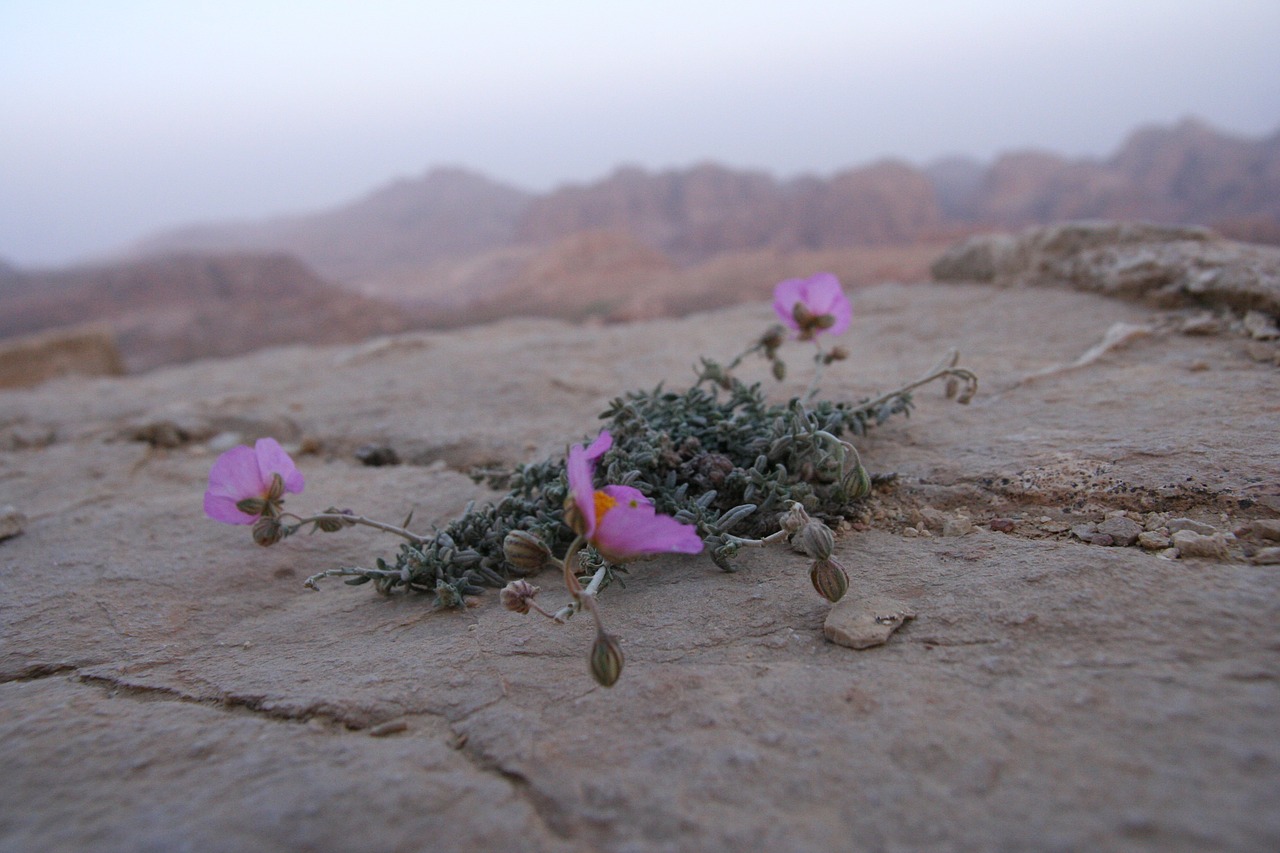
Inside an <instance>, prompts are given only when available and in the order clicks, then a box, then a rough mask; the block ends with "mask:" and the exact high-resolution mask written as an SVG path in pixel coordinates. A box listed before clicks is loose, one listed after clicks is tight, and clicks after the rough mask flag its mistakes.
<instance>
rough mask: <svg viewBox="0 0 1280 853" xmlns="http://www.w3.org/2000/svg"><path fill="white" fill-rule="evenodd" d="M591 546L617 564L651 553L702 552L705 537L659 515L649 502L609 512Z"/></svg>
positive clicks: (690, 525)
mask: <svg viewBox="0 0 1280 853" xmlns="http://www.w3.org/2000/svg"><path fill="white" fill-rule="evenodd" d="M612 488H620V487H617V486H614V487H612ZM591 544H592V545H594V546H596V550H598V551H599V552H600V553H601V554H602V555H604V557H605V559H607V560H609V561H610V562H614V563H624V562H626V561H628V560H634V559H635V558H636V557H643V556H646V555H648V554H667V553H677V554H699V553H701V552H702V538H701V537H700V536H698V530H697V528H696V527H694V526H693V525H692V524H682V523H680V522H679V521H676V520H675V519H674V518H672V517H671V516H669V515H658V514H657V513H655V512H654V509H653V505H652V504H650V503H648V502H647V501H646V502H645V503H644V504H641V505H632V504H630V503H619V504H618V505H617V506H615V507H614V508H613V509H611V510H609V511H608V512H607V513H605V516H604V518H602V519H601V520H600V526H599V527H598V528H597V530H596V532H595V536H594V537H593V538H592V540H591Z"/></svg>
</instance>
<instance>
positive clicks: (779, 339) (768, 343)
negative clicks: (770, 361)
mask: <svg viewBox="0 0 1280 853" xmlns="http://www.w3.org/2000/svg"><path fill="white" fill-rule="evenodd" d="M786 340H787V336H786V330H785V329H783V328H782V327H781V326H778V325H773V326H770V327H769V330H768V331H767V332H765V333H764V335H762V336H761V337H760V346H762V347H764V352H765V355H766V356H768V357H770V358H772V357H773V354H774V353H775V352H776V351H777V349H778V347H780V346H782V344H783V343H784V342H785V341H786Z"/></svg>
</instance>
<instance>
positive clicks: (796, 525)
mask: <svg viewBox="0 0 1280 853" xmlns="http://www.w3.org/2000/svg"><path fill="white" fill-rule="evenodd" d="M808 523H809V513H807V512H805V509H804V506H802V505H801V504H800V503H799V502H798V501H792V502H791V506H789V507H787V511H786V512H784V513H783V514H782V515H780V516H778V526H779V527H781V528H782V529H783V530H785V531H787V532H788V533H796V532H798V531H799V530H800V529H801V528H802V527H804V526H805V525H806V524H808Z"/></svg>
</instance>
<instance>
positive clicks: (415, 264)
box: [0, 120, 1280, 369]
mask: <svg viewBox="0 0 1280 853" xmlns="http://www.w3.org/2000/svg"><path fill="white" fill-rule="evenodd" d="M1081 218H1105V219H1143V220H1151V221H1160V222H1168V223H1194V224H1207V225H1210V226H1213V227H1217V228H1219V229H1220V230H1221V231H1223V233H1224V234H1225V235H1226V236H1229V237H1233V238H1237V239H1243V240H1252V241H1257V242H1274V243H1278V244H1280V132H1277V133H1276V134H1273V135H1272V136H1270V137H1267V138H1264V139H1261V140H1247V139H1240V138H1236V137H1231V136H1227V135H1224V134H1221V133H1219V132H1217V131H1216V130H1214V129H1213V128H1211V127H1209V126H1207V125H1205V124H1203V123H1201V122H1197V121H1194V120H1188V121H1184V122H1181V123H1179V124H1177V125H1175V126H1172V127H1149V128H1143V129H1140V130H1138V131H1136V132H1135V133H1133V134H1132V135H1131V136H1130V137H1129V138H1128V139H1127V140H1126V142H1125V144H1124V145H1122V146H1121V147H1120V148H1119V149H1118V150H1117V151H1116V153H1115V154H1114V155H1112V156H1111V157H1109V158H1107V159H1105V160H1072V159H1068V158H1065V157H1062V156H1059V155H1056V154H1052V153H1047V152H1041V151H1022V152H1012V153H1009V154H1006V155H1004V156H1001V157H999V158H998V159H997V160H996V161H995V162H993V163H992V164H991V165H990V166H984V165H982V164H980V163H978V162H976V161H973V160H966V159H963V158H954V159H951V160H944V161H940V162H938V163H935V164H933V165H932V166H929V167H928V168H925V169H919V168H916V167H913V166H911V165H909V164H906V163H903V162H900V161H894V160H884V161H880V162H878V163H874V164H870V165H867V166H862V167H858V168H852V169H847V170H844V171H841V172H839V173H837V174H835V175H833V176H831V177H830V178H825V179H824V178H817V177H812V176H809V177H800V178H795V179H791V180H785V181H784V180H779V179H778V178H775V177H773V176H771V175H769V174H767V173H764V172H759V171H744V170H735V169H730V168H727V167H724V166H719V165H715V164H712V163H705V164H702V165H699V166H695V167H692V168H689V169H671V170H666V171H661V172H657V173H652V172H648V171H645V170H643V169H639V168H636V167H623V168H620V169H618V170H616V171H615V172H614V173H613V174H612V175H610V176H608V177H607V178H604V179H602V180H600V181H595V182H591V183H584V184H575V185H568V186H564V187H561V188H559V189H557V190H554V191H552V192H549V193H545V194H542V195H534V194H532V193H526V192H524V191H521V190H518V189H515V188H512V187H509V186H505V185H503V184H501V183H498V182H495V181H492V180H490V179H488V178H485V177H483V176H481V175H477V174H475V173H471V172H467V171H465V170H461V169H436V170H433V171H431V172H429V173H427V174H426V175H424V176H422V177H420V178H416V179H412V180H401V181H396V182H394V183H392V184H389V185H387V186H385V187H383V188H381V189H378V190H376V191H374V192H372V193H370V194H368V195H366V196H365V197H364V198H362V199H359V200H357V201H356V202H353V203H352V204H349V205H345V206H343V207H340V208H337V209H333V210H330V211H327V212H323V213H320V214H317V215H313V216H292V217H285V218H278V219H274V220H270V221H266V222H261V223H230V224H223V225H209V226H190V227H187V228H183V229H180V230H176V231H171V232H168V233H166V234H162V235H157V236H156V237H153V238H150V239H148V240H146V241H143V242H142V243H140V244H139V245H138V246H136V247H134V249H133V250H132V252H133V254H132V259H129V260H125V261H120V262H117V263H114V264H113V263H103V264H97V265H92V266H82V267H78V268H74V269H69V270H55V271H46V272H31V271H23V270H18V269H15V268H13V267H12V266H10V265H7V264H4V263H3V262H2V261H0V337H4V336H10V335H17V334H24V333H27V332H34V331H39V330H42V329H48V328H54V327H59V326H67V325H77V324H81V323H84V322H85V321H87V320H91V319H92V320H105V321H107V322H108V323H109V325H110V326H111V327H112V328H113V329H114V330H115V333H116V334H117V336H118V338H119V340H120V344H121V349H122V351H123V352H124V354H125V357H126V360H127V362H128V364H129V366H130V367H131V368H132V369H139V368H143V367H150V366H154V365H157V364H162V363H167V362H171V361H181V360H188V359H193V358H200V357H205V356H210V355H230V354H235V353H240V352H244V351H246V350H249V349H254V348H257V347H261V346H267V345H271V344H278V343H291V342H313V343H328V342H336V341H349V340H357V339H360V338H362V337H366V336H368V335H372V334H378V333H385V332H394V331H400V330H404V329H407V328H413V327H422V326H434V327H442V326H458V325H465V324H469V323H474V322H479V321H482V320H488V319H496V318H500V317H507V316H512V315H516V314H526V315H528V314H540V315H546V316H558V317H571V318H580V317H584V316H589V315H593V316H598V317H603V318H605V319H609V320H623V319H637V318H647V317H658V316H665V315H672V314H680V313H684V312H687V311H691V310H698V309H705V308H713V307H717V306H721V305H727V304H733V303H735V302H739V301H742V300H744V299H758V298H760V294H761V293H763V292H765V291H766V290H767V288H768V287H769V286H770V285H771V284H772V283H773V282H775V281H777V280H779V279H780V278H784V277H791V276H796V275H803V274H807V273H810V272H812V271H813V270H815V269H827V270H830V271H832V272H834V273H836V274H837V275H839V276H840V277H841V279H842V280H843V281H845V282H846V283H847V284H849V285H850V286H858V285H862V284H870V283H874V282H877V281H884V280H902V281H913V280H920V279H924V278H926V277H927V275H928V268H929V264H930V263H932V261H933V260H934V259H936V257H937V256H938V255H939V254H941V252H942V250H943V249H944V248H945V247H946V245H948V244H949V243H950V242H951V241H952V240H953V239H954V238H955V237H957V236H961V235H967V234H971V233H974V232H978V231H983V230H991V229H1002V228H1021V227H1023V226H1026V225H1033V224H1039V223H1052V222H1057V221H1062V220H1067V219H1081ZM193 253H203V254H201V255H198V256H197V255H196V254H193ZM295 258H296V259H297V260H295ZM313 269H314V270H316V272H312V270H313ZM336 285H340V287H338V286H336ZM357 294H362V295H357ZM366 297H367V298H366Z"/></svg>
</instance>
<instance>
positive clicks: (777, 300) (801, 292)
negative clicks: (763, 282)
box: [773, 272, 853, 341]
mask: <svg viewBox="0 0 1280 853" xmlns="http://www.w3.org/2000/svg"><path fill="white" fill-rule="evenodd" d="M773 310H774V311H776V312H778V317H779V318H780V319H781V320H782V322H783V323H785V324H786V325H787V326H788V327H789V328H790V329H791V330H792V331H794V332H795V333H796V337H798V338H799V339H800V340H802V341H810V340H813V339H814V338H816V337H817V336H818V335H822V334H826V333H828V332H829V333H831V334H833V335H838V334H840V333H841V332H843V331H844V330H845V329H847V328H849V321H850V320H852V319H853V306H851V305H850V304H849V300H848V299H847V298H845V295H844V291H843V290H841V289H840V280H839V279H837V278H836V277H835V276H834V275H832V274H831V273H829V272H820V273H818V274H817V275H815V276H811V277H810V278H789V279H787V280H786V281H781V282H778V286H777V287H775V288H774V289H773Z"/></svg>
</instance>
